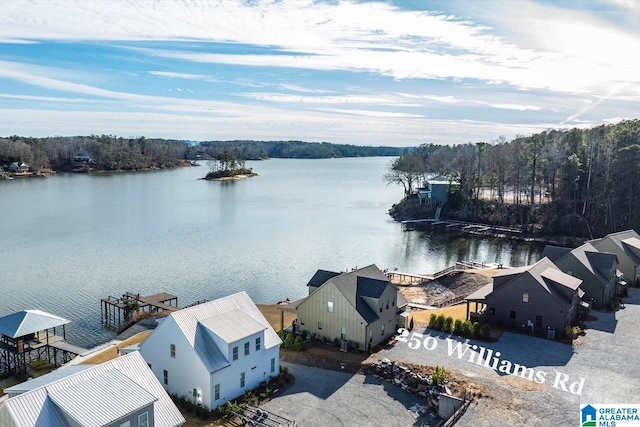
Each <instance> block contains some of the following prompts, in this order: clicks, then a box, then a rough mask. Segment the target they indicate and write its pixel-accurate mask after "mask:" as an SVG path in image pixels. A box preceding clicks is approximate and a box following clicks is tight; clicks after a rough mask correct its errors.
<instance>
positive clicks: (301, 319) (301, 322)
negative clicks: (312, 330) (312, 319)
mask: <svg viewBox="0 0 640 427" xmlns="http://www.w3.org/2000/svg"><path fill="white" fill-rule="evenodd" d="M300 324H301V325H302V326H304V319H303V318H302V317H301V318H300Z"/></svg>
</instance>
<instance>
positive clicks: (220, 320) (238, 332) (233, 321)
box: [200, 308, 267, 344]
mask: <svg viewBox="0 0 640 427" xmlns="http://www.w3.org/2000/svg"><path fill="white" fill-rule="evenodd" d="M200 323H202V324H203V325H204V326H206V327H207V328H208V329H209V330H210V331H211V332H213V333H214V334H216V335H217V336H219V337H220V338H221V339H222V340H223V341H224V342H226V343H228V344H230V343H232V342H236V341H238V340H241V339H243V338H246V337H248V336H250V335H253V334H257V333H258V332H261V331H264V330H265V329H267V327H266V326H265V325H263V324H262V323H260V322H258V321H257V320H255V319H254V318H253V317H251V316H249V315H248V314H246V313H245V312H244V311H242V310H240V309H239V308H234V309H233V310H229V311H225V312H224V313H220V314H217V315H215V316H211V317H209V318H206V319H203V320H201V321H200Z"/></svg>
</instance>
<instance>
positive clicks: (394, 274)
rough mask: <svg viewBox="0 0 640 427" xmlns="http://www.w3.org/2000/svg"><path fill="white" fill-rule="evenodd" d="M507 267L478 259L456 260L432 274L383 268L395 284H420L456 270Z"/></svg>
mask: <svg viewBox="0 0 640 427" xmlns="http://www.w3.org/2000/svg"><path fill="white" fill-rule="evenodd" d="M501 268H509V267H506V266H504V265H502V264H498V263H495V262H480V261H458V262H456V264H455V265H452V266H451V267H447V268H445V269H444V270H440V271H437V272H435V273H433V274H414V273H405V272H403V271H398V270H385V271H384V274H385V276H387V277H388V278H389V281H390V282H392V283H394V284H396V285H421V284H423V283H426V282H431V281H433V280H438V279H439V278H441V277H444V276H446V275H448V274H451V273H454V272H456V271H465V270H469V269H478V270H483V269H501Z"/></svg>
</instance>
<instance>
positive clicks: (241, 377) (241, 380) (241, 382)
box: [240, 372, 245, 388]
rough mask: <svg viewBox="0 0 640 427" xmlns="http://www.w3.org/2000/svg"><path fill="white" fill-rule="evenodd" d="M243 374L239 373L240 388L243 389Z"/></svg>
mask: <svg viewBox="0 0 640 427" xmlns="http://www.w3.org/2000/svg"><path fill="white" fill-rule="evenodd" d="M244 378H245V375H244V372H240V388H244Z"/></svg>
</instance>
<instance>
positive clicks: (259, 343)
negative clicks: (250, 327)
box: [256, 337, 262, 351]
mask: <svg viewBox="0 0 640 427" xmlns="http://www.w3.org/2000/svg"><path fill="white" fill-rule="evenodd" d="M261 344H262V343H261V342H260V337H258V338H256V351H258V350H260V345H261Z"/></svg>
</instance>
